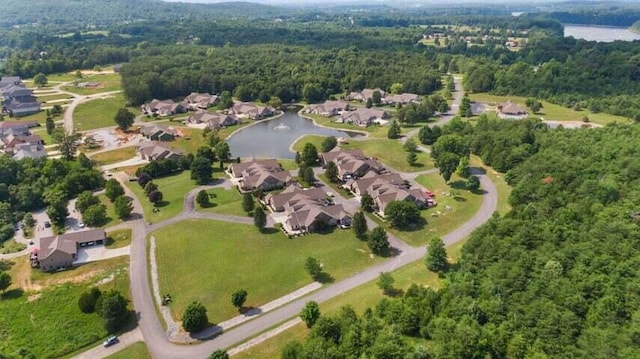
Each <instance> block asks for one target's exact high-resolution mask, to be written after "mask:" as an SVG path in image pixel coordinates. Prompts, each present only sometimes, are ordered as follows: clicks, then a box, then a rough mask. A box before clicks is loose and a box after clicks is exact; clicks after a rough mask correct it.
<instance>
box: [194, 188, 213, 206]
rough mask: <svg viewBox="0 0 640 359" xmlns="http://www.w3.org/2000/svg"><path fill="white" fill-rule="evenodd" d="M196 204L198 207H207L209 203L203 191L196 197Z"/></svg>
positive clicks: (207, 195) (206, 194)
mask: <svg viewBox="0 0 640 359" xmlns="http://www.w3.org/2000/svg"><path fill="white" fill-rule="evenodd" d="M196 203H197V204H199V205H200V207H209V205H210V204H211V202H210V201H209V194H208V193H207V191H205V190H201V191H200V192H198V194H197V195H196Z"/></svg>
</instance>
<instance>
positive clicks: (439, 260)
mask: <svg viewBox="0 0 640 359" xmlns="http://www.w3.org/2000/svg"><path fill="white" fill-rule="evenodd" d="M424 264H425V265H426V266H427V269H428V270H430V271H432V272H443V271H445V270H446V269H447V267H448V266H449V262H448V261H447V250H446V249H445V247H444V242H443V241H442V239H441V238H439V237H436V238H433V239H432V240H431V241H429V247H428V249H427V254H426V256H425V258H424Z"/></svg>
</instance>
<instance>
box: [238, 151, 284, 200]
mask: <svg viewBox="0 0 640 359" xmlns="http://www.w3.org/2000/svg"><path fill="white" fill-rule="evenodd" d="M228 172H229V175H230V176H231V178H232V180H234V181H235V182H236V183H237V184H238V189H239V190H240V192H243V193H246V192H251V191H254V190H261V191H271V190H274V189H280V188H284V187H286V186H288V185H289V184H291V183H292V182H293V177H291V174H290V173H289V171H285V170H284V169H282V167H281V166H280V163H278V161H277V160H275V159H267V160H251V161H248V162H242V163H234V164H232V165H231V166H229V170H228Z"/></svg>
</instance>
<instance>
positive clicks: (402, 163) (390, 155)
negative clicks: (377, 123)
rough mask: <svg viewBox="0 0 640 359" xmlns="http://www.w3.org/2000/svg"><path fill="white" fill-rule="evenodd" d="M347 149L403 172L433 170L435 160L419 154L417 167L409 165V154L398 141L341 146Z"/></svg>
mask: <svg viewBox="0 0 640 359" xmlns="http://www.w3.org/2000/svg"><path fill="white" fill-rule="evenodd" d="M341 147H342V148H345V149H352V148H358V149H360V150H362V152H364V153H365V154H366V155H367V156H371V157H376V158H378V159H379V160H380V161H382V162H383V163H384V164H386V165H388V166H390V167H391V169H392V170H396V171H401V172H418V171H424V170H428V169H430V168H433V160H432V159H431V156H429V154H427V153H424V152H418V161H417V163H416V165H414V166H410V165H409V163H407V154H408V152H407V151H405V150H404V148H402V144H401V143H400V142H399V141H398V140H389V139H379V140H368V141H351V142H349V143H347V144H345V145H342V146H341Z"/></svg>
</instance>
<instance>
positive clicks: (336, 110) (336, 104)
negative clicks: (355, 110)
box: [304, 101, 351, 117]
mask: <svg viewBox="0 0 640 359" xmlns="http://www.w3.org/2000/svg"><path fill="white" fill-rule="evenodd" d="M350 110H351V106H350V105H349V102H347V101H326V102H324V103H320V104H317V105H309V106H307V108H306V109H305V111H304V112H305V113H312V114H314V115H321V116H326V117H333V116H336V115H339V114H340V113H341V112H343V111H350Z"/></svg>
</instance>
